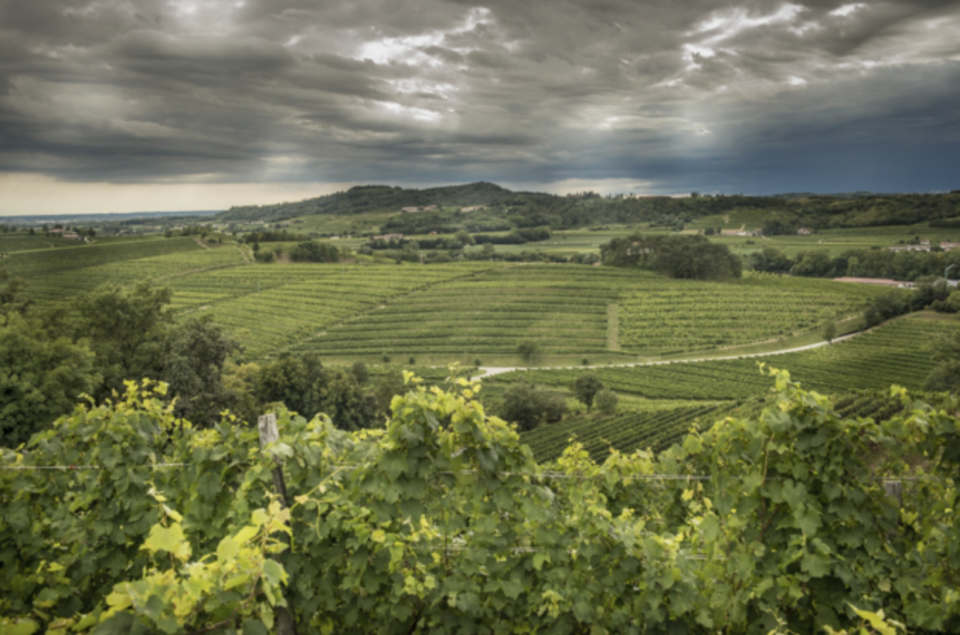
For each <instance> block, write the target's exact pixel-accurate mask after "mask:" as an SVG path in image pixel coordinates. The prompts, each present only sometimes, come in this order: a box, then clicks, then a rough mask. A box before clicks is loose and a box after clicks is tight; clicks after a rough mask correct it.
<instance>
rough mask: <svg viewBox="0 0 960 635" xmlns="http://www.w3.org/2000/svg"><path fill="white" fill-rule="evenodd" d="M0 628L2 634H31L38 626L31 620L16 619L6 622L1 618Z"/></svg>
mask: <svg viewBox="0 0 960 635" xmlns="http://www.w3.org/2000/svg"><path fill="white" fill-rule="evenodd" d="M0 628H2V632H3V633H4V635H32V633H35V632H36V630H37V629H38V628H40V627H39V626H38V625H37V623H36V622H34V621H33V620H28V619H17V621H16V622H8V621H7V619H6V618H3V619H2V621H0Z"/></svg>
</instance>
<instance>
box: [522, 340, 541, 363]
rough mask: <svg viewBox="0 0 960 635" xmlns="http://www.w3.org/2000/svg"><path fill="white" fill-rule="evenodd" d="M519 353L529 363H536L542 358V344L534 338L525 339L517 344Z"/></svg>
mask: <svg viewBox="0 0 960 635" xmlns="http://www.w3.org/2000/svg"><path fill="white" fill-rule="evenodd" d="M517 355H519V356H520V359H522V360H523V361H525V362H526V363H528V364H536V363H537V361H538V360H539V359H540V344H539V342H535V341H532V340H524V341H523V342H520V343H519V344H517Z"/></svg>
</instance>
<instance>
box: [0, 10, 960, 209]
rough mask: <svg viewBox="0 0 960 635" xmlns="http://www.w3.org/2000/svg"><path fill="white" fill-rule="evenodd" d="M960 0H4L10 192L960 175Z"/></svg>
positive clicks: (52, 199) (110, 199) (55, 195)
mask: <svg viewBox="0 0 960 635" xmlns="http://www.w3.org/2000/svg"><path fill="white" fill-rule="evenodd" d="M958 34H960V0H953V1H948V0H926V1H916V0H911V1H906V0H894V1H890V2H871V1H868V2H857V3H853V4H850V3H843V2H836V1H833V0H806V1H802V2H780V1H762V0H760V1H750V2H724V1H720V0H653V1H650V0H643V1H640V0H595V1H588V0H582V1H566V0H493V1H490V2H483V3H481V4H474V3H471V2H467V1H457V0H325V1H323V2H319V1H316V0H314V1H308V0H230V1H227V2H224V1H219V0H204V1H193V0H168V1H160V0H139V1H124V0H29V1H28V0H0V214H24V213H46V214H49V213H56V212H63V213H69V212H99V211H133V210H168V209H169V210H187V209H223V208H226V207H229V206H230V205H234V204H244V203H268V202H279V201H283V200H297V199H301V198H306V197H309V196H315V195H319V194H323V193H327V192H330V191H335V190H338V189H344V188H346V187H349V186H350V185H352V184H357V183H387V184H391V185H405V186H416V187H423V186H429V185H439V184H449V183H464V182H471V181H477V180H487V181H493V182H496V183H499V184H502V185H504V186H507V187H511V188H523V189H534V190H542V191H553V192H567V191H573V190H582V189H588V188H589V189H593V190H595V191H600V192H603V193H607V192H624V193H627V192H637V193H674V192H689V191H691V190H698V191H701V192H726V193H737V192H743V193H756V194H763V193H775V192H796V191H816V192H837V191H852V190H872V191H881V192H892V191H937V190H951V189H958V188H960V169H958V167H957V166H960V35H958Z"/></svg>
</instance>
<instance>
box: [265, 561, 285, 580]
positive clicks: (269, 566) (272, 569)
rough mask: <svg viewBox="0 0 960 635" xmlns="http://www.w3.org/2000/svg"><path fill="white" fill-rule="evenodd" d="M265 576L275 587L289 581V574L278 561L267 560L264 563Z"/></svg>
mask: <svg viewBox="0 0 960 635" xmlns="http://www.w3.org/2000/svg"><path fill="white" fill-rule="evenodd" d="M263 575H264V576H265V577H266V578H267V581H268V582H270V584H272V585H273V586H279V584H280V583H281V582H286V581H287V572H286V571H284V570H283V567H282V566H281V565H280V564H279V563H278V562H277V561H276V560H266V561H265V562H264V563H263Z"/></svg>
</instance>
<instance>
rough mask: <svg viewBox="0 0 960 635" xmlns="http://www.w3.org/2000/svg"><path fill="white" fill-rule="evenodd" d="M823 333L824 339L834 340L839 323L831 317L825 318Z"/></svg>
mask: <svg viewBox="0 0 960 635" xmlns="http://www.w3.org/2000/svg"><path fill="white" fill-rule="evenodd" d="M821 335H823V339H825V340H827V341H828V342H832V341H833V340H834V338H835V337H836V336H837V323H836V322H834V321H833V320H832V319H830V318H827V319H826V320H824V322H823V330H822V331H821Z"/></svg>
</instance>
